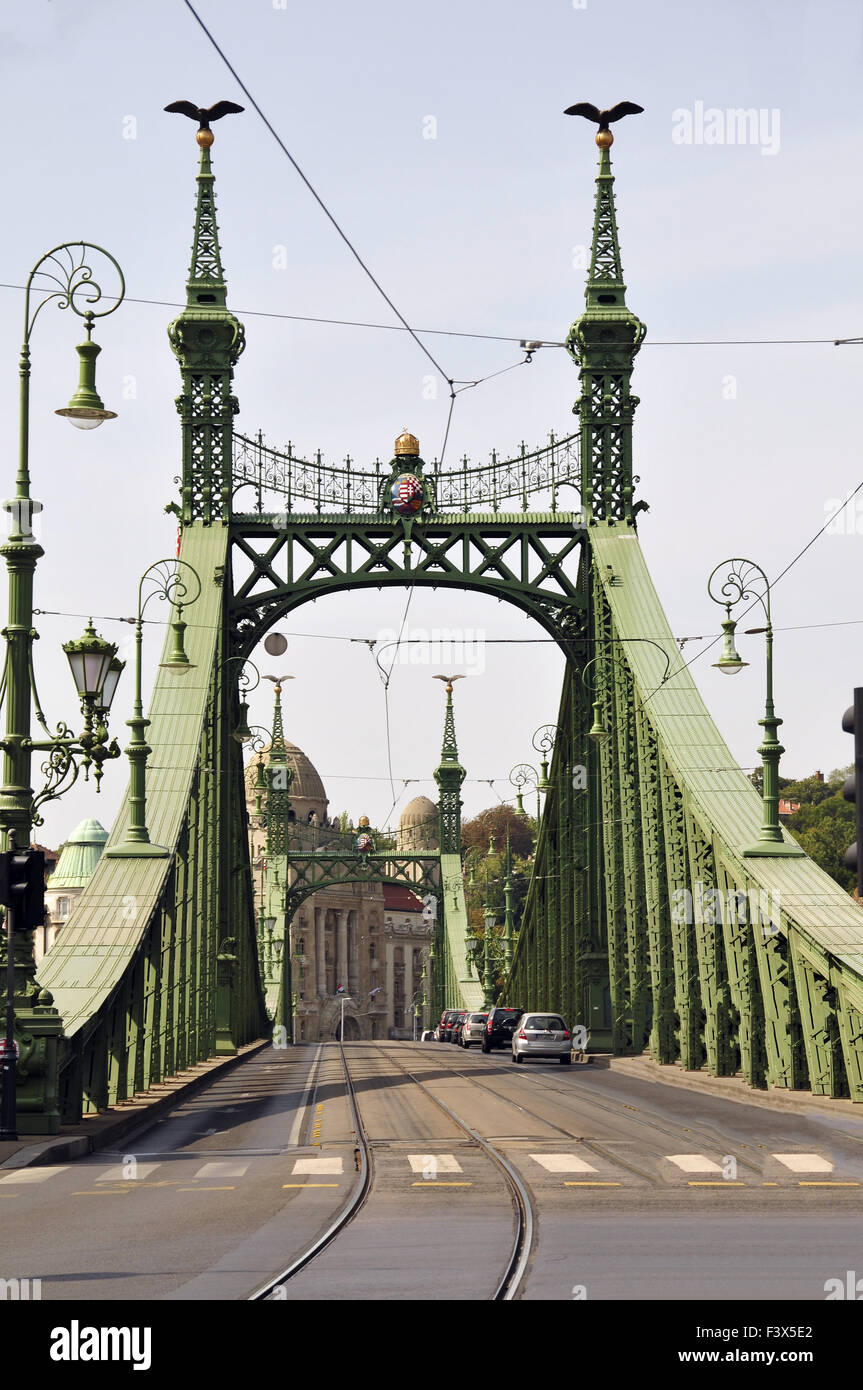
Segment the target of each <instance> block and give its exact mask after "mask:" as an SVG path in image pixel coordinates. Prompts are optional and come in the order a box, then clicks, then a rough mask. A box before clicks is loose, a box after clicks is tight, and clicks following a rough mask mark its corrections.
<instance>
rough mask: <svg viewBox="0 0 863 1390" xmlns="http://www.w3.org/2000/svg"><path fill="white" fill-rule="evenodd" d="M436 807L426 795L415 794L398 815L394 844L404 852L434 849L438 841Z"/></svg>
mask: <svg viewBox="0 0 863 1390" xmlns="http://www.w3.org/2000/svg"><path fill="white" fill-rule="evenodd" d="M439 824H440V823H439V818H438V808H437V806H436V805H435V803H434V802H433V801H431V800H430V799H429V798H428V797H427V796H415V797H414V799H413V801H409V802H408V804H407V806H406V807H405V809H404V810H403V811H402V813H401V815H400V816H399V828H398V834H397V835H396V844H397V846H398V848H399V849H400V850H401V851H402V852H403V853H405V854H407V853H411V852H415V851H417V850H423V849H436V848H437V846H438V845H439V843H440V834H439Z"/></svg>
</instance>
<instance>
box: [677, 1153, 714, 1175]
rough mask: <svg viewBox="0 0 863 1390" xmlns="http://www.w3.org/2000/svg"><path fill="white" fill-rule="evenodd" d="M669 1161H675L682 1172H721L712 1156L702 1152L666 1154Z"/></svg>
mask: <svg viewBox="0 0 863 1390" xmlns="http://www.w3.org/2000/svg"><path fill="white" fill-rule="evenodd" d="M665 1157H666V1158H667V1160H668V1162H669V1163H675V1164H676V1165H677V1167H678V1168H680V1169H682V1171H683V1172H684V1173H721V1172H722V1169H721V1168H720V1166H719V1164H718V1163H714V1162H713V1159H712V1158H707V1157H706V1156H705V1155H704V1154H666V1155H665Z"/></svg>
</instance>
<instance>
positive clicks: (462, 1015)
mask: <svg viewBox="0 0 863 1390" xmlns="http://www.w3.org/2000/svg"><path fill="white" fill-rule="evenodd" d="M466 1018H467V1009H459V1010H458V1011H457V1013H456V1016H455V1018H454V1019H453V1021H452V1028H451V1029H450V1035H449V1040H450V1042H451V1043H458V1042H461V1030H462V1027H463V1025H464V1021H465V1019H466Z"/></svg>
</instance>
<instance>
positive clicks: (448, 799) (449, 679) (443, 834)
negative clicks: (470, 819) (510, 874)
mask: <svg viewBox="0 0 863 1390" xmlns="http://www.w3.org/2000/svg"><path fill="white" fill-rule="evenodd" d="M434 679H435V680H439V681H445V682H446V713H445V714H444V726H443V746H442V747H441V761H440V764H439V766H438V767H437V769H436V770H435V775H434V779H435V781H436V782H437V784H438V789H439V791H440V797H439V801H438V807H439V816H440V848H441V853H442V854H460V853H461V797H460V795H459V792H460V791H461V784H462V782H463V781H464V779H465V777H466V776H467V773H466V772H465V770H464V768H463V767H462V765H461V763H460V762H459V760H458V745H457V743H456V737H455V712H454V710H453V704H452V683H453V681H457V680H461V676H435V678H434Z"/></svg>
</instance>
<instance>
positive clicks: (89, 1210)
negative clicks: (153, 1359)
mask: <svg viewBox="0 0 863 1390" xmlns="http://www.w3.org/2000/svg"><path fill="white" fill-rule="evenodd" d="M345 1053H346V1056H347V1058H348V1062H349V1066H350V1070H351V1075H352V1078H353V1081H354V1087H355V1091H356V1095H357V1100H358V1104H359V1107H360V1111H361V1114H362V1120H363V1124H364V1127H365V1129H366V1132H367V1135H368V1139H369V1143H370V1148H371V1168H372V1185H371V1189H370V1192H369V1196H368V1198H367V1201H366V1203H365V1205H364V1206H363V1208H362V1209H361V1211H360V1212H359V1214H358V1215H357V1216H356V1218H355V1219H354V1221H353V1222H352V1223H351V1224H350V1225H349V1226H347V1227H346V1228H345V1230H344V1232H343V1233H341V1234H340V1235H339V1236H338V1237H337V1238H336V1240H335V1241H334V1243H333V1244H332V1245H331V1246H329V1247H328V1249H327V1250H325V1251H324V1252H323V1253H322V1254H320V1255H319V1256H318V1257H317V1258H316V1259H315V1260H314V1261H313V1262H312V1263H311V1264H309V1265H308V1266H307V1267H306V1268H305V1269H304V1270H302V1271H301V1272H300V1273H299V1274H297V1275H296V1276H295V1277H294V1278H293V1279H292V1280H290V1281H289V1282H288V1283H287V1284H286V1285H285V1287H284V1290H283V1291H282V1295H281V1296H284V1297H285V1298H286V1299H288V1300H317V1299H327V1300H332V1301H338V1300H369V1301H377V1300H382V1299H387V1300H393V1299H396V1300H408V1299H424V1300H427V1299H433V1300H440V1299H458V1300H476V1299H480V1300H481V1299H487V1298H489V1297H490V1296H491V1293H492V1291H493V1290H494V1288H495V1287H496V1285H497V1282H498V1281H499V1279H500V1277H501V1273H502V1271H503V1269H504V1267H505V1266H506V1263H507V1261H508V1259H509V1258H510V1254H511V1251H512V1248H513V1239H514V1232H515V1209H514V1205H513V1201H512V1198H511V1195H510V1192H509V1190H508V1187H507V1184H506V1182H505V1179H504V1177H503V1175H502V1173H501V1171H500V1169H499V1168H497V1167H496V1165H495V1164H494V1163H493V1162H492V1161H491V1159H490V1158H489V1157H488V1156H487V1155H486V1154H485V1153H484V1151H483V1150H482V1148H481V1146H479V1145H478V1144H477V1143H475V1142H474V1141H473V1140H472V1139H471V1138H470V1136H469V1135H466V1134H465V1132H464V1130H463V1129H461V1128H460V1127H459V1125H458V1124H457V1123H455V1122H454V1120H453V1119H451V1118H449V1117H448V1116H447V1115H445V1114H444V1113H443V1111H442V1110H440V1109H439V1108H438V1107H437V1106H436V1105H435V1104H434V1101H433V1099H432V1097H438V1098H439V1099H440V1100H441V1101H443V1102H444V1103H445V1104H446V1105H447V1106H448V1107H449V1108H450V1110H451V1111H452V1112H453V1113H454V1115H455V1116H457V1117H458V1118H459V1119H460V1120H461V1121H463V1122H464V1123H465V1124H466V1125H468V1126H469V1127H470V1128H472V1129H474V1130H475V1131H477V1132H478V1133H479V1134H480V1135H481V1136H482V1137H483V1138H484V1139H487V1140H488V1141H489V1142H490V1143H491V1144H492V1146H493V1147H494V1148H495V1149H496V1150H497V1151H498V1152H499V1153H501V1154H502V1155H503V1156H505V1157H506V1159H507V1160H508V1161H509V1162H510V1163H511V1164H512V1165H513V1166H514V1168H515V1169H516V1170H517V1171H518V1173H519V1174H520V1175H521V1177H522V1179H523V1181H524V1183H525V1185H526V1186H527V1188H528V1190H529V1193H530V1197H531V1205H532V1208H533V1213H534V1220H535V1238H534V1241H533V1246H532V1251H531V1258H530V1262H529V1265H528V1268H527V1272H526V1275H525V1279H524V1281H523V1283H522V1285H521V1288H520V1291H519V1296H520V1297H523V1298H525V1299H528V1300H540V1299H541V1300H554V1301H560V1300H572V1299H573V1298H575V1299H581V1298H587V1299H588V1300H638V1299H645V1298H650V1299H668V1300H676V1299H696V1298H697V1299H703V1300H705V1301H706V1302H711V1301H722V1300H724V1299H735V1300H745V1301H758V1300H774V1299H782V1300H792V1301H793V1300H804V1301H806V1300H812V1301H823V1300H824V1298H825V1283H826V1282H827V1281H828V1280H830V1279H834V1278H838V1279H841V1280H842V1281H845V1280H846V1278H847V1273H848V1271H856V1272H857V1275H858V1277H860V1276H863V1215H861V1197H862V1196H863V1116H861V1117H860V1118H859V1119H858V1118H857V1116H848V1115H847V1114H841V1115H837V1116H836V1117H835V1118H834V1117H832V1116H831V1115H830V1114H829V1113H825V1112H824V1110H822V1109H816V1108H815V1107H812V1108H811V1109H810V1110H807V1111H805V1112H804V1113H796V1112H791V1113H789V1112H786V1111H780V1110H773V1109H771V1108H769V1107H767V1106H764V1105H755V1104H747V1103H741V1102H737V1101H730V1100H727V1099H725V1098H724V1097H717V1096H714V1095H711V1094H705V1093H701V1092H699V1091H693V1090H686V1089H682V1088H680V1087H678V1086H675V1085H674V1084H672V1083H665V1082H662V1081H655V1082H654V1081H647V1080H641V1079H636V1078H633V1077H629V1076H623V1075H621V1074H619V1073H616V1072H614V1071H611V1070H608V1069H606V1068H602V1067H600V1066H579V1065H574V1066H572V1067H570V1068H563V1067H559V1066H558V1065H557V1064H556V1063H554V1062H551V1063H548V1062H539V1061H537V1062H532V1063H527V1064H525V1065H524V1066H521V1067H515V1066H512V1065H511V1064H510V1062H509V1059H508V1055H507V1054H504V1053H501V1052H497V1053H494V1054H492V1055H491V1056H488V1057H487V1056H483V1055H482V1054H481V1053H479V1052H477V1051H475V1050H471V1051H470V1052H464V1051H463V1050H462V1049H460V1048H455V1047H451V1046H447V1045H443V1044H435V1043H426V1044H411V1043H387V1042H380V1043H349V1044H347V1045H346V1048H345ZM418 1082H422V1083H423V1085H424V1086H425V1087H426V1088H427V1091H423V1090H422V1089H420V1087H419V1085H418V1084H417V1083H418ZM741 1093H742V1092H741ZM742 1094H743V1093H742ZM354 1142H355V1141H354V1135H353V1132H352V1127H351V1122H350V1115H349V1110H348V1105H347V1101H346V1097H345V1088H344V1082H343V1077H342V1069H341V1062H340V1058H339V1053H338V1050H337V1048H336V1047H335V1046H333V1045H328V1046H327V1047H325V1048H318V1046H317V1045H304V1046H300V1047H296V1048H293V1049H288V1050H282V1051H277V1050H273V1049H270V1050H268V1051H265V1052H263V1053H259V1054H257V1055H256V1056H254V1057H251V1058H250V1059H249V1060H248V1061H247V1062H244V1063H242V1064H241V1065H240V1066H238V1067H237V1068H236V1069H235V1070H234V1071H232V1072H231V1073H230V1074H229V1075H228V1076H226V1077H225V1078H224V1079H222V1080H217V1081H215V1082H213V1083H212V1084H211V1085H210V1086H209V1087H207V1088H206V1089H205V1090H203V1091H201V1092H199V1093H198V1094H197V1095H196V1096H195V1098H194V1099H193V1100H191V1101H189V1102H186V1103H185V1104H182V1105H179V1106H178V1107H177V1109H176V1110H175V1111H174V1112H172V1113H171V1115H170V1116H168V1117H167V1118H165V1119H163V1120H162V1121H160V1122H159V1123H157V1124H155V1125H153V1126H151V1127H149V1128H147V1129H146V1130H144V1131H142V1132H140V1133H139V1134H137V1135H136V1136H134V1137H133V1138H131V1139H129V1140H127V1141H126V1145H125V1150H124V1152H123V1153H118V1154H108V1153H105V1152H102V1153H101V1154H98V1155H94V1156H91V1157H90V1158H88V1159H86V1160H80V1161H78V1162H74V1163H68V1164H65V1165H58V1166H57V1167H48V1168H30V1169H24V1170H20V1171H19V1172H13V1171H10V1170H6V1171H3V1172H2V1174H0V1222H2V1227H0V1229H2V1232H3V1236H2V1266H0V1278H13V1277H14V1278H19V1279H23V1278H37V1277H38V1278H41V1279H42V1298H43V1299H76V1300H77V1299H81V1300H105V1299H133V1300H155V1299H179V1300H190V1299H207V1300H209V1299H222V1300H236V1299H245V1298H248V1297H249V1296H250V1295H251V1294H252V1292H253V1291H254V1290H255V1289H257V1288H258V1287H259V1286H260V1285H261V1284H263V1283H265V1282H266V1281H267V1280H269V1279H271V1278H272V1277H273V1276H274V1275H275V1274H276V1273H278V1272H279V1271H280V1270H282V1269H284V1268H285V1267H286V1266H287V1265H289V1264H290V1263H291V1261H292V1260H293V1259H294V1258H296V1257H297V1256H298V1255H299V1254H300V1253H301V1252H302V1251H303V1250H305V1249H306V1247H307V1246H308V1245H309V1244H310V1242H311V1241H312V1240H313V1239H315V1237H316V1236H318V1235H319V1234H320V1233H321V1232H322V1231H324V1230H325V1229H326V1228H327V1227H328V1226H329V1225H330V1224H331V1223H332V1221H333V1219H334V1218H335V1217H336V1215H337V1214H338V1212H339V1211H340V1209H341V1208H342V1207H343V1206H344V1204H345V1203H346V1201H347V1199H348V1197H349V1196H350V1193H351V1192H352V1190H353V1189H354V1185H355V1183H356V1182H357V1174H356V1171H355V1161H354Z"/></svg>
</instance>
